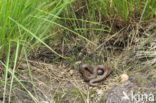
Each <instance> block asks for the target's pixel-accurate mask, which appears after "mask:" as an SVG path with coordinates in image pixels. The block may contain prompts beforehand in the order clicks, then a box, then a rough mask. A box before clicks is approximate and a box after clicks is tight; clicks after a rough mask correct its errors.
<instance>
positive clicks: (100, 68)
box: [89, 65, 111, 86]
mask: <svg viewBox="0 0 156 103" xmlns="http://www.w3.org/2000/svg"><path fill="white" fill-rule="evenodd" d="M98 70H104V73H103V74H102V75H101V76H100V77H97V78H95V79H91V80H90V81H89V84H90V85H91V86H97V82H100V81H102V80H104V79H106V77H107V76H108V75H109V74H110V73H111V70H110V68H109V67H107V66H104V65H98V66H97V67H96V68H94V73H93V75H92V76H90V77H89V78H92V77H94V76H97V75H98V74H97V73H98Z"/></svg>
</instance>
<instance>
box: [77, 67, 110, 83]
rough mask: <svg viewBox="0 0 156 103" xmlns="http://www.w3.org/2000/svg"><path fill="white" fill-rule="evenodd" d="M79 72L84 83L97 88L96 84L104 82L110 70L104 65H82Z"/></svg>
mask: <svg viewBox="0 0 156 103" xmlns="http://www.w3.org/2000/svg"><path fill="white" fill-rule="evenodd" d="M79 70H80V73H81V74H82V77H83V79H84V81H86V82H89V85H91V86H97V85H98V82H101V81H103V80H105V79H106V77H107V76H108V75H109V74H110V73H111V70H110V68H109V67H107V66H104V65H98V66H96V67H92V66H90V65H88V64H83V65H81V66H80V69H79Z"/></svg>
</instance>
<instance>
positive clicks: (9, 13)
mask: <svg viewBox="0 0 156 103" xmlns="http://www.w3.org/2000/svg"><path fill="white" fill-rule="evenodd" d="M155 4H156V1H155V0H146V1H143V0H136V1H134V0H98V1H95V0H81V1H74V0H53V1H51V0H1V1H0V8H1V10H0V21H1V22H0V31H1V34H0V62H1V63H2V64H3V66H4V68H5V69H4V70H3V71H4V74H5V75H4V76H3V80H2V81H4V82H3V83H2V84H3V86H4V93H3V98H4V100H3V103H5V101H6V100H5V97H6V94H7V93H6V91H7V85H9V86H10V88H9V100H8V101H9V103H10V102H11V93H12V89H13V85H14V81H18V82H19V83H20V85H22V87H23V88H24V89H25V90H26V91H27V93H28V94H29V96H30V97H31V98H32V99H33V100H34V102H36V103H37V102H39V100H38V96H37V93H36V95H35V96H33V95H32V94H31V93H30V92H29V90H27V88H26V87H25V86H24V85H23V84H22V82H21V81H20V79H18V78H17V77H16V67H17V64H18V60H19V59H20V58H25V59H26V60H28V55H29V53H30V52H31V50H33V49H34V48H38V47H39V46H40V45H44V46H45V47H47V48H48V49H49V50H50V51H51V52H52V53H53V55H57V56H56V57H59V58H60V57H61V58H64V59H67V58H69V57H68V56H66V55H62V54H60V53H58V52H56V51H55V47H57V46H60V45H59V44H60V42H61V41H62V40H63V41H64V43H65V46H64V48H65V47H66V46H68V45H69V46H71V45H73V44H74V45H75V44H76V45H82V47H84V48H85V47H88V45H91V46H93V48H94V47H95V48H98V47H99V45H100V44H101V43H100V40H101V38H105V37H106V36H108V35H104V34H106V33H109V34H111V35H112V34H114V33H115V32H117V31H116V30H114V28H116V26H119V25H115V26H114V22H117V23H118V24H121V25H122V26H121V27H120V26H119V28H118V29H122V28H123V27H124V24H125V25H128V24H131V25H133V24H134V23H140V22H143V21H144V20H147V19H149V18H153V17H154V16H155V15H156V7H155ZM51 34H52V35H51ZM126 35H129V34H126ZM127 37H129V36H127ZM49 38H50V39H51V40H50V42H48V43H47V41H48V40H49ZM106 38H107V37H106ZM105 40H107V39H105ZM81 42H82V44H81ZM50 44H52V45H50ZM54 44H56V46H55V45H54ZM53 47H54V48H53ZM58 48H59V47H58ZM91 51H92V50H91ZM72 57H74V58H77V56H72ZM70 59H71V60H74V61H76V59H73V58H70ZM28 65H29V64H28ZM9 74H11V80H8V75H9ZM29 76H30V77H31V81H32V84H33V88H34V92H35V85H34V83H33V77H32V74H31V70H30V68H29Z"/></svg>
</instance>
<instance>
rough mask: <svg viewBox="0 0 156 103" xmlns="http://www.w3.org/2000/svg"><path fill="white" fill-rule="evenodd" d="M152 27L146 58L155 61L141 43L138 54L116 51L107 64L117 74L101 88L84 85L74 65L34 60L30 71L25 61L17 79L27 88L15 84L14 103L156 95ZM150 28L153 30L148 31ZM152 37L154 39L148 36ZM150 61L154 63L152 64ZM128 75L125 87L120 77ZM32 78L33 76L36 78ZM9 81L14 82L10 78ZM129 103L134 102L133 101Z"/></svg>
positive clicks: (91, 102)
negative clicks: (125, 95)
mask: <svg viewBox="0 0 156 103" xmlns="http://www.w3.org/2000/svg"><path fill="white" fill-rule="evenodd" d="M151 25H152V26H151V27H150V25H148V26H147V28H146V29H145V32H144V33H145V35H146V36H147V38H152V39H151V40H150V41H149V42H147V43H144V44H148V45H147V46H146V47H147V48H146V49H147V50H146V52H147V54H149V55H146V57H148V56H149V57H151V56H152V58H151V59H147V58H145V55H143V53H142V52H141V51H142V49H139V47H140V48H142V46H140V45H141V43H139V44H138V45H137V46H139V47H137V50H134V49H132V50H125V51H122V52H120V53H118V51H116V54H113V55H112V54H111V53H112V52H111V53H110V55H111V56H109V55H108V57H107V62H108V63H109V65H110V67H111V69H112V71H113V73H112V74H111V75H110V76H109V77H108V78H107V79H106V80H105V81H103V82H102V83H101V84H99V86H98V87H90V86H89V85H88V84H87V83H86V82H84V81H83V79H82V78H81V75H80V73H79V70H78V69H79V68H78V67H77V65H76V66H71V65H72V64H69V63H70V62H69V61H68V62H66V63H63V62H59V63H54V62H53V61H51V60H49V63H45V62H44V61H43V60H44V59H42V60H41V59H40V60H39V59H31V60H29V61H28V62H29V66H30V68H29V67H28V66H27V63H26V61H25V60H21V62H20V65H19V66H18V68H17V70H16V76H17V78H18V79H20V80H21V81H20V82H21V83H22V84H23V85H24V87H23V85H21V84H20V83H19V82H17V81H15V82H14V86H13V89H12V94H11V103H35V102H39V103H105V102H106V103H125V101H124V102H123V101H121V97H122V96H123V94H122V93H123V91H125V92H129V93H131V92H130V91H131V90H134V91H135V90H138V91H142V92H145V93H153V94H155V93H156V92H155V91H154V90H156V78H155V75H156V70H155V68H156V61H155V60H156V55H155V50H156V43H155V42H154V40H156V39H153V38H154V37H155V33H156V32H155V30H156V29H155V27H156V24H153V22H151ZM148 27H150V28H149V29H148ZM149 33H150V34H151V36H149V35H148V34H149ZM144 39H146V38H143V40H144ZM131 48H134V47H131ZM151 50H152V51H151ZM133 51H135V52H133ZM149 52H150V53H149ZM95 58H98V57H95ZM50 59H51V58H50ZM149 60H150V61H151V62H149ZM46 61H48V60H46ZM50 62H51V63H50ZM80 62H83V61H80ZM75 64H76V63H75ZM95 64H96V63H95ZM2 68H3V67H2ZM124 72H126V73H127V74H128V75H129V77H130V79H129V80H128V81H126V82H124V83H122V82H120V75H121V74H123V73H124ZM2 75H3V73H2V72H1V71H0V77H1V76H2ZM30 75H32V78H31V76H30ZM8 78H9V80H10V77H8ZM32 80H33V82H32ZM0 88H1V89H0V103H1V102H2V101H3V100H4V98H3V87H2V86H1V85H0ZM9 88H10V87H9V86H7V91H6V92H7V96H6V102H5V103H7V102H8V101H7V100H8V97H9ZM151 91H152V92H151ZM128 95H129V94H128ZM116 97H118V98H120V99H117V98H116ZM38 100H39V101H38ZM113 101H114V102H113ZM127 102H129V101H126V103H127ZM129 103H132V102H131V101H130V102H129ZM153 103H154V102H153Z"/></svg>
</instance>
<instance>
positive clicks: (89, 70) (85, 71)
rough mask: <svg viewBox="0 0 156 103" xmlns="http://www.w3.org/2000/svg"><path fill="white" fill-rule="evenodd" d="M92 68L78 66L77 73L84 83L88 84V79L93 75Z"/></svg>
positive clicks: (83, 65) (85, 65) (86, 65)
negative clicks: (80, 75)
mask: <svg viewBox="0 0 156 103" xmlns="http://www.w3.org/2000/svg"><path fill="white" fill-rule="evenodd" d="M93 69H94V68H93V67H92V66H90V65H88V64H82V65H80V68H79V72H80V73H81V74H82V77H83V79H84V81H85V82H89V81H90V80H91V78H89V77H90V76H91V75H92V74H93V71H94V70H93Z"/></svg>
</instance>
